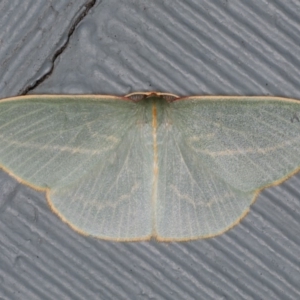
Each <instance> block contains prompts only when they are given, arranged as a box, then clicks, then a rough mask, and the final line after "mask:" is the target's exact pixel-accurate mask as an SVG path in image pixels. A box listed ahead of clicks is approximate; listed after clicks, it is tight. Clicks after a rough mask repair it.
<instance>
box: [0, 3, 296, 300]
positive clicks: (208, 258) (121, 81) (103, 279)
mask: <svg viewBox="0 0 300 300" xmlns="http://www.w3.org/2000/svg"><path fill="white" fill-rule="evenodd" d="M19 2H20V3H21V1H19ZM19 2H18V1H10V2H9V1H2V2H1V4H0V23H1V24H3V22H4V21H3V17H2V16H4V15H5V14H6V11H10V16H11V17H10V18H9V20H10V21H11V22H13V21H12V20H15V24H13V23H11V24H12V25H9V26H7V27H3V26H2V25H1V27H0V28H2V29H1V30H0V35H1V36H5V34H6V35H8V36H9V35H12V33H13V32H14V31H15V29H14V28H19V29H18V35H19V36H22V35H25V33H26V32H27V31H28V28H29V27H30V26H35V27H33V28H35V29H32V30H33V31H34V32H35V31H37V32H38V28H40V27H43V28H45V29H44V30H46V32H47V34H48V35H49V36H48V38H45V39H40V40H39V39H34V38H32V39H31V40H30V42H29V41H27V42H26V41H23V40H22V39H20V40H18V49H19V51H21V52H22V50H23V49H25V48H28V47H31V48H30V49H32V51H36V52H35V54H34V57H35V59H33V58H32V59H31V61H32V62H31V63H27V60H26V54H21V52H20V54H19V55H20V56H19V58H18V59H17V58H16V59H11V60H10V61H7V59H6V56H5V55H7V52H5V51H4V50H2V49H3V48H2V47H3V45H4V46H5V47H7V49H14V45H15V43H16V42H15V41H16V40H12V41H11V40H3V39H2V38H1V47H0V63H1V81H0V85H1V90H0V93H2V91H3V89H5V87H4V86H9V87H8V88H7V90H5V92H3V93H2V94H1V95H2V97H4V96H7V95H17V94H18V93H21V92H22V91H28V92H29V93H33V94H37V93H100V94H105V93H109V94H118V95H123V94H126V93H129V92H134V91H148V90H158V91H161V92H170V93H176V94H179V95H192V94H197V95H199V94H217V95H219V94H222V95H275V96H286V97H293V98H298V99H300V84H299V78H300V76H299V75H300V20H299V13H300V3H299V1H298V0H293V1H292V0H287V1H283V0H281V1H279V0H274V1H268V2H267V1H255V0H249V1H239V0H228V1H225V0H219V1H210V0H203V1H197V0H187V1H184V2H183V1H180V0H178V1H177V0H173V1H171V0H170V1H167V0H165V1H146V0H144V1H135V0H124V1H122V2H120V1H117V0H109V1H108V0H103V1H102V2H101V1H96V3H95V5H94V6H93V7H91V8H90V7H89V9H88V10H87V15H86V16H85V17H83V18H82V20H81V22H80V23H79V24H77V26H75V30H74V32H73V33H72V32H71V33H72V34H71V36H70V38H69V40H68V41H69V42H68V43H67V45H66V47H65V48H64V47H62V53H61V54H60V53H59V52H57V51H58V48H59V47H58V45H60V44H61V43H62V42H59V41H61V40H64V41H65V42H67V39H66V37H68V36H69V35H70V28H72V25H73V24H74V22H75V23H76V18H78V15H79V14H80V12H82V10H84V9H85V8H84V7H83V6H82V3H83V2H84V1H81V2H80V3H79V1H78V4H77V2H76V7H75V4H74V3H75V2H73V1H65V2H64V6H65V7H66V9H62V11H59V13H57V14H56V15H55V17H53V19H51V10H50V8H49V11H48V12H47V11H46V10H45V6H42V8H43V9H42V8H41V6H39V5H40V4H37V2H36V1H29V0H23V1H22V3H23V5H25V6H28V7H30V13H28V14H26V16H27V15H28V16H27V19H28V25H27V26H21V25H19V23H18V22H20V20H21V19H22V18H21V15H22V14H23V13H24V9H22V8H20V5H18V3H19ZM40 2H41V3H46V2H47V1H44V2H43V1H39V2H38V3H40ZM56 2H57V3H58V2H60V3H61V1H56ZM2 3H4V4H2ZM9 3H12V4H9ZM13 3H16V4H13ZM47 3H48V2H47ZM53 3H55V1H52V4H53ZM49 7H50V5H49ZM67 7H68V9H67ZM44 10H45V11H44ZM66 11H67V12H66ZM71 11H72V12H71ZM72 13H73V17H71V15H72ZM48 14H49V18H50V19H51V20H52V23H51V22H50V23H47V20H48V19H47V18H46V17H45V16H48ZM66 15H68V16H69V17H67V16H66ZM76 16H77V17H76ZM27 19H26V20H27ZM22 20H23V19H22ZM53 20H54V21H53ZM5 22H8V21H5ZM23 22H25V21H24V20H23ZM8 24H10V23H8ZM33 24H35V25H33ZM37 24H38V25H37ZM4 28H6V29H4ZM36 34H37V33H36ZM33 35H34V33H33ZM55 35H56V36H57V39H56V40H51V38H50V37H52V36H55ZM59 37H60V38H59ZM63 37H65V38H63ZM9 52H12V51H11V50H9ZM24 53H25V52H24ZM28 53H31V51H29V52H28ZM58 54H59V55H58ZM53 58H55V59H53ZM35 60H36V61H35ZM53 60H54V65H52V61H53ZM6 61H7V66H6V67H5V68H2V66H3V62H6ZM35 63H37V64H39V66H40V67H34V66H32V64H33V65H34V64H35ZM41 66H43V67H41ZM45 66H48V67H45ZM22 68H25V69H24V71H23V72H22V73H20V74H19V73H18V76H17V77H16V78H15V74H16V71H15V70H19V69H20V70H22ZM3 70H5V72H4V71H3ZM26 70H27V71H26ZM2 72H3V73H2ZM20 72H21V71H20ZM2 74H4V75H2ZM21 74H22V75H21ZM4 76H5V78H7V79H3V78H4ZM5 82H6V85H5ZM35 82H37V84H36V87H35V88H33V89H31V88H30V87H31V86H32V85H34V84H35ZM3 85H4V86H3ZM2 87H3V88H2ZM0 228H1V229H0V299H1V300H3V299H5V300H11V299H25V300H26V299H46V300H48V299H55V300H56V299H75V300H76V299H291V300H294V299H300V284H299V283H300V259H299V254H300V253H299V252H300V175H299V174H298V175H296V176H293V177H292V178H290V179H289V180H287V181H286V182H284V183H283V184H281V185H280V186H278V187H274V188H270V189H267V190H265V191H264V192H263V193H262V194H261V195H260V196H259V197H258V199H257V201H256V203H255V204H254V205H253V206H252V208H251V211H250V213H249V214H248V215H247V216H246V217H245V218H244V219H243V220H242V222H241V223H240V224H239V225H237V226H236V227H234V228H233V229H232V230H230V231H228V232H227V233H225V234H223V235H221V236H219V237H216V238H213V239H207V240H198V241H193V242H188V243H157V242H155V241H150V242H142V243H113V242H106V241H101V240H97V239H94V238H88V237H83V236H81V235H79V234H77V233H75V232H74V231H73V230H71V229H70V228H69V227H68V226H67V225H65V224H63V223H62V222H61V221H60V220H59V219H58V218H57V217H56V216H55V215H54V214H52V213H51V212H50V210H49V208H48V206H47V204H46V200H45V196H44V195H43V194H42V193H39V192H36V191H33V190H31V189H30V188H28V187H25V186H23V185H20V184H18V183H17V182H15V181H14V180H13V179H12V178H11V177H9V176H8V175H7V174H5V173H4V172H2V173H0Z"/></svg>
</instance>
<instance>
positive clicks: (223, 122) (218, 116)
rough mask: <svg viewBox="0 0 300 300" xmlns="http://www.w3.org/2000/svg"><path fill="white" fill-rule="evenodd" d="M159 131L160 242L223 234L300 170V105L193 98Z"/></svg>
mask: <svg viewBox="0 0 300 300" xmlns="http://www.w3.org/2000/svg"><path fill="white" fill-rule="evenodd" d="M167 115H168V121H167V122H166V124H167V125H165V128H164V130H162V131H160V133H159V136H160V141H161V144H162V145H163V146H161V147H158V151H159V158H160V163H159V165H160V171H159V180H158V200H157V206H156V216H157V223H156V231H157V235H158V236H159V238H160V239H169V240H170V239H171V240H174V239H176V240H184V239H194V238H199V237H208V236H214V235H217V234H220V233H222V232H224V231H225V230H227V229H228V228H230V227H232V226H233V225H234V224H236V223H237V222H238V221H239V220H240V219H241V218H242V217H243V216H244V215H245V214H246V213H247V211H248V210H249V206H250V204H251V203H252V202H253V201H254V200H255V198H256V196H257V193H258V192H259V190H261V189H262V188H264V187H266V186H268V185H272V184H276V183H279V182H281V181H283V180H285V179H286V178H287V177H288V176H289V175H291V174H292V173H293V172H296V171H297V170H298V169H299V167H300V122H299V118H300V102H298V101H296V100H286V99H283V98H269V97H262V98H258V97H250V98H245V97H243V98H242V97H240V98H239V97H234V98H228V97H223V98H222V97H206V98H205V97H194V98H192V97H191V98H185V99H182V100H178V101H175V102H173V103H172V104H170V105H169V107H168V113H167Z"/></svg>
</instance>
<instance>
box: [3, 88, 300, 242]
mask: <svg viewBox="0 0 300 300" xmlns="http://www.w3.org/2000/svg"><path fill="white" fill-rule="evenodd" d="M299 116H300V102H299V101H297V100H293V99H286V98H279V97H229V96H190V97H178V96H176V95H173V94H166V93H133V94H129V95H127V96H125V97H118V96H107V95H30V96H20V97H14V98H8V99H3V100H1V101H0V165H1V167H2V169H3V170H5V171H6V172H8V173H9V174H10V175H12V176H13V177H15V178H16V179H17V180H19V181H20V182H21V183H24V184H26V185H28V186H30V187H32V188H35V189H38V190H43V191H45V194H46V197H47V201H48V203H49V205H50V207H51V209H52V210H53V212H54V213H56V214H57V215H58V216H59V217H60V218H61V220H63V221H64V222H66V223H67V224H69V225H70V226H71V227H72V228H73V229H75V230H76V231H78V232H80V233H82V234H86V235H91V236H94V237H98V238H102V239H108V240H115V241H136V240H147V239H150V238H155V239H157V240H159V241H185V240H192V239H198V238H206V237H212V236H216V235H219V234H221V233H223V232H225V231H226V230H228V229H229V228H231V227H233V226H234V225H235V224H237V223H239V221H240V220H241V219H242V218H243V217H244V216H245V215H246V214H247V212H248V211H249V207H250V205H251V204H252V203H253V202H254V201H255V199H256V198H257V196H258V194H259V192H260V191H261V190H262V189H264V188H266V187H268V186H271V185H276V184H279V183H281V182H282V181H284V180H286V179H287V178H288V177H289V176H291V175H292V174H294V173H295V172H297V171H298V170H299V168H300V122H299Z"/></svg>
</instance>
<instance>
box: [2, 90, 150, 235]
mask: <svg viewBox="0 0 300 300" xmlns="http://www.w3.org/2000/svg"><path fill="white" fill-rule="evenodd" d="M142 117H143V112H141V111H140V106H138V105H136V104H135V103H133V102H132V101H130V100H128V99H127V100H126V99H124V98H120V97H112V96H92V95H91V96H67V95H61V96H59V95H57V96H46V95H44V96H26V97H17V98H14V99H8V100H3V101H0V164H1V166H2V167H4V168H5V169H6V170H7V171H9V172H10V173H11V174H13V175H14V176H16V177H17V178H19V179H20V180H22V182H25V183H27V184H28V185H31V186H33V187H35V188H47V196H48V201H49V203H50V205H51V207H52V208H53V210H54V211H55V212H56V213H57V214H58V215H59V216H60V217H61V218H62V219H63V220H64V221H66V222H68V223H69V224H70V225H71V226H73V227H74V228H75V229H76V230H79V231H81V232H83V233H85V234H91V235H93V236H97V237H101V238H106V239H112V240H138V239H145V238H148V237H150V235H151V234H152V207H151V201H152V199H151V192H152V173H151V171H152V165H153V162H152V161H153V153H152V144H151V141H150V145H148V144H149V141H148V140H145V137H147V134H146V133H145V132H144V130H146V131H147V128H146V127H143V126H139V124H141V123H142V122H143V120H141V119H140V118H142ZM149 130H150V132H151V128H149ZM147 145H148V146H147Z"/></svg>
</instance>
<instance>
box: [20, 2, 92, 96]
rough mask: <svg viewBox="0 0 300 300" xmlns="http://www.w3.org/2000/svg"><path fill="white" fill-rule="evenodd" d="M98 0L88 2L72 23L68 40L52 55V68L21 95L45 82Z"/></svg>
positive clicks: (21, 93)
mask: <svg viewBox="0 0 300 300" xmlns="http://www.w3.org/2000/svg"><path fill="white" fill-rule="evenodd" d="M96 1H97V0H91V1H90V2H89V3H87V4H86V5H85V10H84V11H83V12H82V13H81V14H80V15H79V16H78V17H77V18H76V19H75V21H74V23H73V24H72V26H71V27H70V29H69V32H68V37H67V40H66V42H65V43H64V44H63V45H62V46H61V47H60V48H59V49H57V50H56V52H55V53H54V55H53V57H52V62H51V64H52V66H51V69H50V70H49V71H48V72H47V73H45V74H44V75H43V76H42V77H41V78H39V79H38V80H36V82H35V83H33V84H32V85H30V86H27V87H25V88H24V89H23V90H21V92H20V95H26V94H27V93H28V92H29V91H32V90H33V89H35V88H36V87H37V86H38V85H39V84H41V83H42V82H44V81H45V80H46V79H47V78H48V77H49V76H50V75H51V74H52V72H53V70H54V65H55V61H56V59H57V58H58V57H59V56H60V55H61V54H62V53H63V52H64V50H65V49H66V48H67V46H68V44H69V42H70V38H71V36H72V35H73V33H74V31H75V29H76V27H77V25H78V24H79V23H80V22H81V21H82V20H83V18H84V17H85V16H86V15H87V14H88V12H89V11H90V10H91V9H92V8H93V7H94V5H95V4H96Z"/></svg>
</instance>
